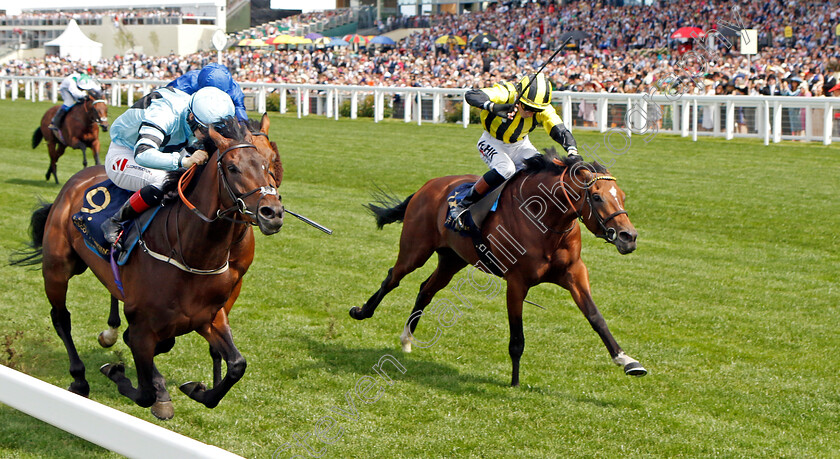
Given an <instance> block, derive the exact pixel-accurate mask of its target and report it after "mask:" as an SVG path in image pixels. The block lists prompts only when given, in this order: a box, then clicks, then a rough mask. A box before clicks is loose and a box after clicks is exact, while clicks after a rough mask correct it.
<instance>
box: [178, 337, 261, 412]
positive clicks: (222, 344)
mask: <svg viewBox="0 0 840 459" xmlns="http://www.w3.org/2000/svg"><path fill="white" fill-rule="evenodd" d="M197 332H198V333H199V334H200V335H201V336H203V337H204V339H206V340H207V342H208V343H210V346H211V347H212V348H213V349H214V350H215V351H216V352H218V353H219V354H221V356H222V357H223V358H224V359H225V363H226V364H227V372H226V373H225V376H224V378H222V381H221V382H220V383H219V384H214V385H213V388H212V389H207V386H205V385H204V384H203V383H200V382H195V381H191V382H187V383H184V384H182V385H181V386H180V389H181V391H182V392H183V393H185V394H187V396H188V397H190V398H191V399H193V400H195V401H197V402H199V403H201V404H203V405H204V406H206V407H207V408H215V407H216V406H217V405H218V404H219V402H220V401H221V400H222V398H224V396H225V394H227V393H228V391H229V390H230V389H231V388H232V387H233V385H234V384H236V383H237V382H238V381H239V380H240V379H242V376H244V375H245V368H246V367H247V362H245V358H244V357H242V354H240V353H239V349H237V348H236V345H234V344H233V336H232V335H231V333H230V327H229V326H224V327H222V328H217V327H216V324H215V323H213V324H210V325H209V326H208V327H206V328H204V329H200V330H197Z"/></svg>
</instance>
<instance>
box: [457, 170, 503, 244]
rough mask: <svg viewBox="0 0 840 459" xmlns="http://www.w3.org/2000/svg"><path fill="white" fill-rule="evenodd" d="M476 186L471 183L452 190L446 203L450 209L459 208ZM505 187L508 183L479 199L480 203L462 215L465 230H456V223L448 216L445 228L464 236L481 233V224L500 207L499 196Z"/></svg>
mask: <svg viewBox="0 0 840 459" xmlns="http://www.w3.org/2000/svg"><path fill="white" fill-rule="evenodd" d="M474 184H475V182H469V183H464V184H461V185H458V186H457V187H455V189H454V190H452V192H451V193H450V194H449V196H447V198H446V202H447V204H449V208H450V209H452V208H453V207H455V206H457V205H458V203H459V202H461V201H462V200H463V199H464V198H465V197H466V196H467V194H468V193H469V192H470V190H471V189H472V187H473V185H474ZM505 185H507V182H504V183H502V184H501V185H499V186H498V187H496V188H495V189H494V190H493V191H491V192H489V193H487V194H486V195H485V196H484V197H483V198H481V199H479V201H478V202H476V203H475V204H473V205H471V206H470V207H469V208H468V209H467V211H466V212H464V213H463V214H461V221H462V222H463V223H464V229H463V230H461V231H458V230H457V229H456V228H455V222H454V221H452V219H451V218H449V217H448V216H447V218H446V221H445V222H444V226H446V227H447V228H449V229H451V230H452V231H456V232H458V233H460V234H462V235H464V236H466V235H468V234H469V233H471V232H476V231H477V232H479V233H480V232H481V224H482V223H484V220H485V219H486V218H487V215H489V214H490V212H494V211H495V210H496V208H497V207H498V205H499V196H501V195H502V190H504V188H505ZM447 215H448V212H447Z"/></svg>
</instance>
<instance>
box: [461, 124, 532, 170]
mask: <svg viewBox="0 0 840 459" xmlns="http://www.w3.org/2000/svg"><path fill="white" fill-rule="evenodd" d="M476 147H478V152H479V153H480V154H481V159H482V160H483V161H484V163H485V164H487V166H488V167H490V168H491V169H494V170H495V171H496V172H498V173H499V174H500V175H501V176H502V177H504V178H505V179H509V178H511V176H513V174H514V173H515V172H516V171H518V170H519V169H522V168H524V167H525V160H526V159H528V158H530V157H532V156H537V155H539V154H540V152H539V150H537V149H536V148H535V147H534V146H533V145H532V144H531V141H530V140H528V136H527V135H526V136H525V137H524V138H523V139H522V140H520V141H518V142H514V143H504V142H502V141H501V140H499V139H497V138H495V137H493V136H491V135H490V133H488V132H487V131H484V133H483V134H481V138H480V139H478V144H476Z"/></svg>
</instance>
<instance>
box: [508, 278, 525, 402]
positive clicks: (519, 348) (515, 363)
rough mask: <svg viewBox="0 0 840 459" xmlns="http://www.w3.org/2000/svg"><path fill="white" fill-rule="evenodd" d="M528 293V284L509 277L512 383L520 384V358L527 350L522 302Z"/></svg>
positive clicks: (514, 384) (509, 348)
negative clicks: (523, 327)
mask: <svg viewBox="0 0 840 459" xmlns="http://www.w3.org/2000/svg"><path fill="white" fill-rule="evenodd" d="M527 295H528V286H527V285H525V283H524V282H522V281H521V280H519V279H508V282H507V310H508V323H509V324H510V343H509V344H508V353H509V354H510V361H511V365H512V375H511V378H510V385H511V386H513V387H516V386H518V385H519V360H520V359H521V358H522V353H523V352H524V351H525V332H524V331H523V329H522V302H523V301H524V300H525V297H526V296H527Z"/></svg>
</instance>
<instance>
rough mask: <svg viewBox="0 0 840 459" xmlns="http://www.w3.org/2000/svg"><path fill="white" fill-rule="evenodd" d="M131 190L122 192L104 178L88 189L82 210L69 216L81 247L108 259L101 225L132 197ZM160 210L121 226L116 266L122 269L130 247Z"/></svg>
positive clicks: (151, 211) (107, 250)
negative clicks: (79, 235)
mask: <svg viewBox="0 0 840 459" xmlns="http://www.w3.org/2000/svg"><path fill="white" fill-rule="evenodd" d="M133 193H134V192H133V191H128V190H124V189H122V188H120V187H118V186H116V185H114V182H112V181H111V180H110V179H106V180H105V181H103V182H100V183H97V184H96V185H94V186H92V187H90V188H88V189H87V190H86V191H85V195H84V203H83V204H82V210H81V211H79V212H77V213H75V214H73V216H72V217H71V218H72V219H73V225H74V226H75V227H76V229H77V230H79V232H80V233H82V236H83V237H84V240H85V245H87V246H88V248H90V249H91V250H93V251H94V252H96V253H97V254H98V255H99V256H100V257H102V259H103V260H106V261H108V260H110V255H111V244H109V243H108V241H106V240H105V235H104V234H103V233H102V229H101V228H100V227H101V226H102V223H103V222H104V221H105V220H107V219H109V218H111V216H113V215H114V214H115V213H117V210H119V209H120V207H121V206H122V205H123V203H124V202H125V201H127V200H128V198H129V197H130V196H131V195H132V194H133ZM159 210H160V206H158V207H155V208H154V209H149V210H148V211H146V212H144V213H143V215H141V216H140V217H139V218H137V219H136V220H133V221H130V222H127V223H125V224H123V228H124V231H123V235H122V238H121V244H120V246H121V247H122V250H121V251H120V253H119V254H114V255H115V256H114V259H115V260H116V261H117V264H118V265H120V266H122V265H124V264H125V263H126V262H127V261H128V257H129V256H130V255H131V252H132V250H133V249H134V246H135V245H137V241H138V240H139V239H140V236H141V234H142V233H143V231H145V230H146V228H148V226H149V224H150V223H151V222H152V219H154V217H155V215H157V213H158V211H159Z"/></svg>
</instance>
